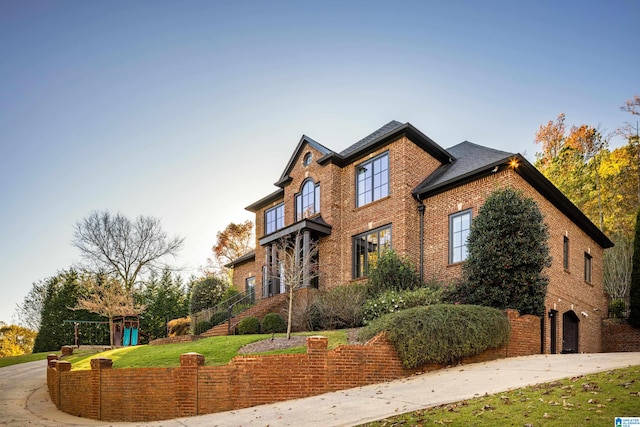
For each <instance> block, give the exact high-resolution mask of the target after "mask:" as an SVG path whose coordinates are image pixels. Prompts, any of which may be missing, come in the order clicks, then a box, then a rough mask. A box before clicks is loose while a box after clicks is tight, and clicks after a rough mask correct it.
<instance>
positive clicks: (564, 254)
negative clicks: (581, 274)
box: [562, 236, 569, 270]
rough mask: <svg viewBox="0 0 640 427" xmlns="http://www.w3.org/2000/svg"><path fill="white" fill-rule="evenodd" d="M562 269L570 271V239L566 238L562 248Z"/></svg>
mask: <svg viewBox="0 0 640 427" xmlns="http://www.w3.org/2000/svg"><path fill="white" fill-rule="evenodd" d="M562 268H564V269H565V270H569V238H568V237H567V236H564V242H563V246H562Z"/></svg>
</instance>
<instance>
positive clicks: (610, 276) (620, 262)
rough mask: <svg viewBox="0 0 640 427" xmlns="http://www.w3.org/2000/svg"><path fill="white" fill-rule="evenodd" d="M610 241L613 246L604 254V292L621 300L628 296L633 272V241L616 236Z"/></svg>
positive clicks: (622, 236)
mask: <svg viewBox="0 0 640 427" xmlns="http://www.w3.org/2000/svg"><path fill="white" fill-rule="evenodd" d="M612 240H613V242H614V246H613V247H612V248H609V249H607V250H606V251H605V253H604V290H605V291H606V292H607V294H608V295H609V297H611V298H615V299H622V298H626V297H627V296H628V295H629V287H630V284H631V273H632V270H633V239H630V238H628V237H626V236H624V235H620V234H618V235H616V236H614V237H613V239H612Z"/></svg>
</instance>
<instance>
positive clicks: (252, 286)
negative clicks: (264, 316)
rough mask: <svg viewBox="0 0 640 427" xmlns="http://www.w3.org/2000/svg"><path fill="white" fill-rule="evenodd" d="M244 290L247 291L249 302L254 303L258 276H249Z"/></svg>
mask: <svg viewBox="0 0 640 427" xmlns="http://www.w3.org/2000/svg"><path fill="white" fill-rule="evenodd" d="M244 290H245V292H246V293H247V296H248V299H249V303H251V304H253V303H254V302H256V278H255V277H249V278H248V279H246V280H245V282H244Z"/></svg>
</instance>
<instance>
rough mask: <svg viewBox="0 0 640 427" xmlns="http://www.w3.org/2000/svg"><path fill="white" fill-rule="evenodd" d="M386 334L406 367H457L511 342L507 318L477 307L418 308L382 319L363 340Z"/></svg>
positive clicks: (445, 306)
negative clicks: (464, 361)
mask: <svg viewBox="0 0 640 427" xmlns="http://www.w3.org/2000/svg"><path fill="white" fill-rule="evenodd" d="M382 331H385V332H386V333H387V336H388V338H389V340H390V341H391V342H392V343H393V344H394V345H395V347H396V350H397V351H398V355H399V356H400V358H401V359H402V363H403V365H404V367H406V368H409V369H413V368H419V367H420V366H423V365H426V364H456V363H457V362H458V361H459V360H461V359H462V358H464V357H470V356H475V355H477V354H480V353H482V352H483V351H485V350H487V349H490V348H497V347H500V346H501V345H504V344H506V343H507V341H508V340H509V334H510V327H509V320H508V318H507V316H506V314H505V313H504V312H503V311H501V310H498V309H495V308H490V307H482V306H477V305H449V304H436V305H431V306H428V307H415V308H410V309H407V310H402V311H398V312H395V313H391V314H388V315H385V316H383V317H380V318H379V319H376V320H374V321H373V322H371V323H370V324H369V325H368V326H367V327H365V328H364V329H363V330H362V332H361V334H360V336H361V338H363V339H370V338H371V337H373V336H375V335H376V334H378V333H380V332H382Z"/></svg>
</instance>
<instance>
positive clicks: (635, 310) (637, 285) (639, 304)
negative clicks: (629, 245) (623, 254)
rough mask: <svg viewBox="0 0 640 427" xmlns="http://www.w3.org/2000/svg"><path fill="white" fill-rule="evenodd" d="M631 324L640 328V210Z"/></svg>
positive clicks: (630, 311) (635, 241) (630, 308)
mask: <svg viewBox="0 0 640 427" xmlns="http://www.w3.org/2000/svg"><path fill="white" fill-rule="evenodd" d="M629 300H630V304H629V324H630V325H631V326H633V327H634V328H640V210H639V211H638V215H637V216H636V234H635V238H634V241H633V269H632V271H631V288H630V290H629Z"/></svg>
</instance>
